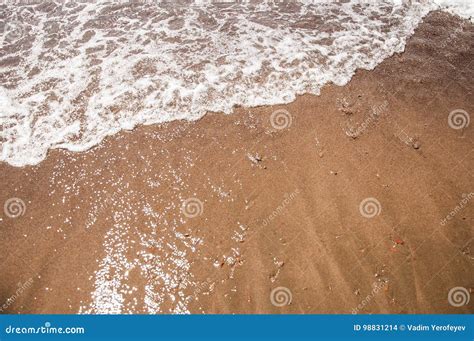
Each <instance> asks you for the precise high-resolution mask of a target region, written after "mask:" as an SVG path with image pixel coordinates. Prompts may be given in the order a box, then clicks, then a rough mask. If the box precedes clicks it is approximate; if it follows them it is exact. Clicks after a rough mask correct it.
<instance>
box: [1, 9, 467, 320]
mask: <svg viewBox="0 0 474 341" xmlns="http://www.w3.org/2000/svg"><path fill="white" fill-rule="evenodd" d="M473 79H474V27H473V25H472V23H471V22H470V21H468V20H464V19H460V18H459V17H455V16H453V15H451V14H448V13H445V12H441V11H434V12H431V13H430V14H429V15H428V16H426V17H425V18H424V19H423V23H421V24H420V25H419V26H418V27H417V29H416V31H415V34H414V35H413V36H411V37H410V38H409V40H408V42H407V45H406V48H405V51H404V52H403V53H397V54H395V55H393V56H392V57H390V58H387V59H385V60H384V61H383V62H382V63H381V64H379V65H378V66H377V67H375V69H374V70H371V71H366V70H358V71H357V72H356V75H355V76H354V77H353V78H352V79H351V81H350V82H349V83H348V84H347V85H345V86H336V85H334V84H330V85H327V86H325V87H324V88H323V89H322V91H321V94H320V95H319V96H316V95H309V94H306V95H300V96H298V97H297V99H296V100H295V101H293V102H292V103H290V104H287V105H272V106H260V107H239V108H236V109H235V111H234V112H233V113H232V114H228V115H227V114H222V113H208V114H207V115H205V116H204V117H203V118H201V119H199V120H197V121H183V120H178V121H173V122H169V123H164V124H153V125H142V126H139V127H136V128H134V129H133V130H130V131H121V132H119V133H117V134H115V135H112V136H109V137H107V138H106V139H105V140H104V141H102V142H101V143H100V144H99V145H97V146H95V147H93V148H91V149H89V150H87V151H85V152H71V151H67V150H62V149H54V150H50V151H49V152H48V155H47V157H46V159H45V160H43V161H42V162H40V163H39V164H37V165H34V166H24V167H14V166H11V165H9V164H7V163H1V164H0V173H1V174H2V176H1V178H0V188H1V191H0V203H2V205H3V206H2V208H3V211H2V215H1V216H0V226H1V227H0V250H2V251H1V253H0V273H1V278H2V279H1V281H0V303H1V302H5V303H4V304H3V306H0V308H1V312H2V313H22V314H25V313H26V314H29V313H52V314H56V313H66V314H76V313H139V314H141V313H143V314H154V313H192V314H200V313H206V314H221V313H226V314H229V313H237V314H243V313H251V314H253V313H263V314H269V313H271V314H280V313H296V314H302V313H304V314H314V313H316V314H319V313H329V314H334V313H338V314H356V313H357V314H372V313H374V314H380V313H395V314H398V313H401V314H406V313H423V314H432V313H435V314H439V313H449V314H457V313H461V314H464V313H473V312H474V299H472V297H471V295H472V291H473V290H474V275H473V273H474V272H473V270H474V267H473V262H474V256H473V253H472V248H473V242H472V240H473V226H474V200H473V199H474V175H473V172H472V169H473V166H474V148H473V147H474V130H473V123H472V122H470V124H469V120H470V118H471V116H472V114H473V113H474V101H473V98H474V96H473V95H474V94H473ZM456 288H463V290H462V291H461V294H464V295H466V294H465V292H466V290H467V291H468V296H467V297H471V299H470V302H469V300H468V303H466V304H462V305H457V304H456V302H453V295H452V292H453V291H452V290H455V291H456V290H458V289H456ZM456 300H457V299H455V301H456ZM453 303H454V304H453ZM464 303H465V302H464Z"/></svg>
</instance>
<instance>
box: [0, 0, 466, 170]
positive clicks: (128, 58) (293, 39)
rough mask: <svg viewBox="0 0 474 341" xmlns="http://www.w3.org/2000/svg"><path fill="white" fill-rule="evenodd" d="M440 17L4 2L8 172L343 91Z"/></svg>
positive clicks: (352, 6)
mask: <svg viewBox="0 0 474 341" xmlns="http://www.w3.org/2000/svg"><path fill="white" fill-rule="evenodd" d="M437 2H439V3H440V4H441V3H442V4H444V3H445V2H446V1H441V0H440V1H437ZM457 2H459V3H460V1H457ZM17 3H18V2H17ZM20 3H21V2H20ZM468 7H469V6H468ZM435 8H437V5H435V4H434V3H433V2H428V1H420V2H416V1H367V0H365V1H364V0H350V1H348V2H346V3H335V2H332V1H322V0H319V1H309V0H304V1H298V2H278V3H274V2H263V3H255V2H250V3H219V4H217V3H212V2H209V1H196V2H188V3H184V4H181V5H176V4H174V5H170V4H169V3H168V4H167V3H157V2H150V1H148V2H133V3H125V2H117V3H111V2H98V3H88V2H76V3H74V2H67V3H59V4H58V3H56V4H46V3H40V4H36V5H35V4H33V5H31V4H30V5H18V4H13V3H11V2H7V5H6V6H3V7H0V18H4V22H3V24H4V25H3V35H2V37H1V40H0V42H1V44H2V46H1V57H0V81H1V87H0V105H1V112H0V127H1V128H0V141H1V145H2V152H1V160H2V161H6V162H8V163H9V164H11V165H14V166H24V165H31V164H37V163H39V162H40V161H41V160H43V159H44V158H45V156H46V153H47V151H48V150H49V149H51V148H66V149H69V150H72V151H83V150H87V149H88V148H90V147H92V146H94V145H96V144H98V143H99V142H100V141H102V140H103V138H104V137H106V136H107V135H111V134H114V133H116V132H118V131H120V130H123V129H132V128H133V127H135V126H136V125H138V124H153V123H160V122H166V121H171V120H177V119H186V120H196V119H199V118H200V117H202V116H203V115H204V114H205V113H206V112H207V111H215V112H224V113H230V112H231V111H232V109H233V107H234V106H235V105H243V106H257V105H267V104H276V103H287V102H290V101H292V100H294V99H295V97H296V95H298V94H303V93H312V94H318V93H319V91H320V89H321V87H322V86H323V85H324V84H327V83H328V82H333V83H335V84H337V85H344V84H346V83H347V82H348V81H349V80H350V79H351V77H352V75H353V74H354V72H355V71H356V69H359V68H362V69H372V68H374V67H375V66H376V65H377V64H378V63H380V62H381V61H382V60H383V59H385V58H387V57H388V56H390V55H392V54H393V53H395V52H401V51H403V49H404V46H405V42H406V39H407V38H408V37H409V36H410V35H411V34H412V33H413V31H414V29H415V28H416V26H417V25H418V23H419V22H420V21H421V19H422V18H423V16H424V15H426V14H427V13H428V12H429V11H430V10H433V9H435ZM472 8H474V6H470V7H469V9H470V10H472ZM463 12H464V13H466V11H463ZM471 13H472V12H471Z"/></svg>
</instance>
